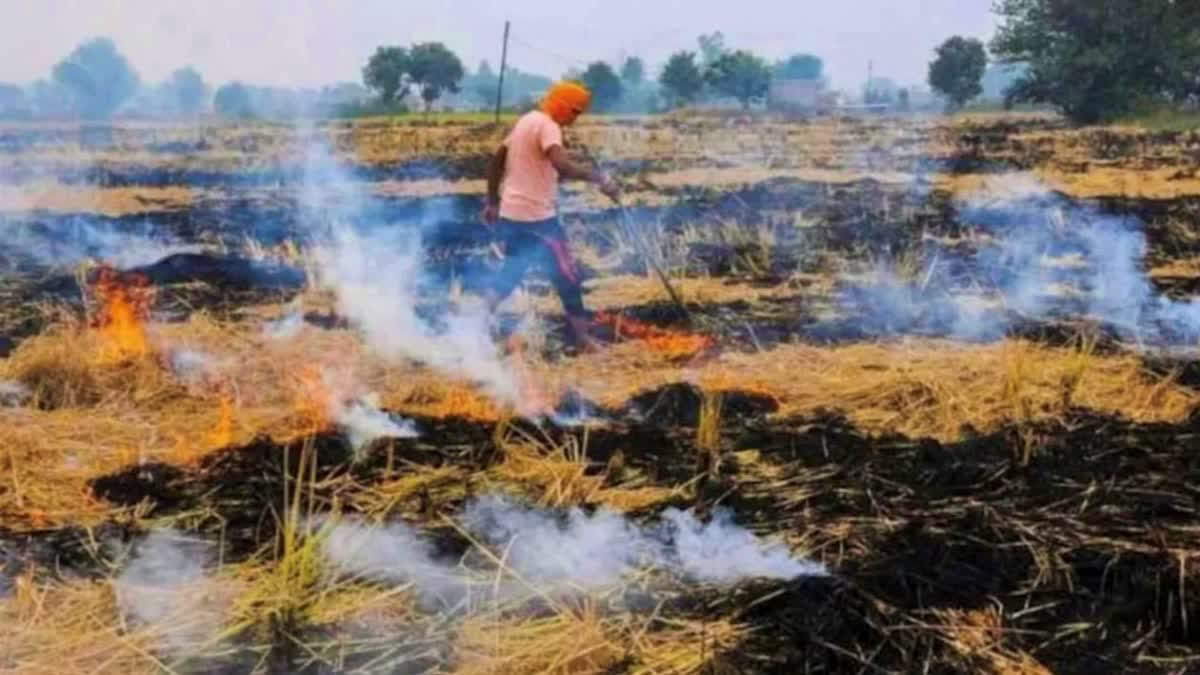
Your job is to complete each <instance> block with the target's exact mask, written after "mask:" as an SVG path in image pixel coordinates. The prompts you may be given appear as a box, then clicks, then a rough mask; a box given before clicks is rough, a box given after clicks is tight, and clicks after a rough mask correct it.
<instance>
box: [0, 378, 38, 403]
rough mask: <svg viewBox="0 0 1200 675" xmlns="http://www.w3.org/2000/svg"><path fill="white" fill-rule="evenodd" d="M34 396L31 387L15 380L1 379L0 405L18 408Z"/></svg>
mask: <svg viewBox="0 0 1200 675" xmlns="http://www.w3.org/2000/svg"><path fill="white" fill-rule="evenodd" d="M31 396H33V392H31V391H30V390H29V387H27V386H25V385H24V384H23V383H21V382H16V381H14V380H0V407H8V408H17V407H20V406H23V405H25V403H27V402H28V401H29V399H30V397H31Z"/></svg>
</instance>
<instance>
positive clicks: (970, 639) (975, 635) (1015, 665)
mask: <svg viewBox="0 0 1200 675" xmlns="http://www.w3.org/2000/svg"><path fill="white" fill-rule="evenodd" d="M930 613H931V614H932V615H933V617H934V622H931V623H926V622H920V627H921V628H925V629H932V630H934V631H935V632H936V633H937V634H938V635H939V637H940V638H941V639H942V641H943V642H945V643H946V644H947V645H949V646H950V648H951V649H953V650H954V651H955V653H957V654H959V655H960V656H963V657H966V658H967V659H969V660H970V661H971V662H972V663H973V664H975V665H976V666H977V667H980V668H986V671H985V672H990V673H994V674H995V675H1050V670H1049V669H1047V668H1046V667H1045V666H1043V665H1042V664H1040V663H1038V661H1037V659H1035V658H1033V657H1032V656H1031V655H1029V654H1028V653H1026V652H1024V651H1020V650H1015V649H1012V648H1010V647H1008V646H1007V645H1006V644H1005V643H1006V641H1007V640H1006V637H1007V636H1006V635H1005V629H1004V617H1003V614H1002V613H1001V612H1000V611H999V610H998V609H996V608H995V607H992V608H988V609H978V610H969V611H968V610H959V609H935V610H931V611H930Z"/></svg>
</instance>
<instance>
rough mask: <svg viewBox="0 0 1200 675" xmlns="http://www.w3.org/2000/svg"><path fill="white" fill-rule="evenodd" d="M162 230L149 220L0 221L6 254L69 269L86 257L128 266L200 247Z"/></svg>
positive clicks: (114, 264)
mask: <svg viewBox="0 0 1200 675" xmlns="http://www.w3.org/2000/svg"><path fill="white" fill-rule="evenodd" d="M161 231H162V230H161V227H160V226H158V225H157V224H154V223H152V222H147V223H146V224H144V225H143V226H142V227H141V228H138V229H136V230H129V231H126V230H117V229H115V228H111V227H109V228H105V227H101V226H98V225H96V224H95V223H93V222H91V220H90V219H88V218H82V217H80V218H72V219H70V220H54V221H51V222H50V223H39V224H38V225H36V226H35V225H33V224H30V223H26V222H21V221H19V220H18V221H6V222H2V223H0V237H3V239H4V242H5V251H6V253H7V255H13V254H16V256H18V257H19V258H23V259H25V260H27V261H31V262H33V263H35V264H38V265H42V266H46V267H51V268H64V269H65V268H71V267H74V266H75V265H78V264H79V263H81V262H83V261H85V260H89V259H91V260H97V261H100V262H105V263H108V264H110V265H113V266H114V267H118V268H129V267H137V266H139V265H148V264H150V263H154V262H157V261H159V260H161V259H163V258H165V257H167V256H168V255H171V254H173V253H185V252H197V251H200V250H202V249H201V247H200V246H197V245H193V244H186V243H184V242H182V241H179V240H177V239H174V238H172V237H167V236H164V235H162V234H161Z"/></svg>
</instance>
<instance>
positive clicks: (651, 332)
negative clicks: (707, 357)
mask: <svg viewBox="0 0 1200 675" xmlns="http://www.w3.org/2000/svg"><path fill="white" fill-rule="evenodd" d="M594 323H595V325H597V326H604V327H608V328H611V329H612V331H613V335H614V337H619V338H625V339H626V340H638V341H641V342H642V343H644V344H645V345H646V347H648V348H649V349H651V350H652V351H654V352H657V353H659V354H661V355H662V356H664V357H666V358H668V359H671V360H675V359H688V358H692V357H694V356H696V355H698V354H700V353H701V352H703V351H705V350H707V349H709V348H710V347H712V346H713V344H714V343H715V342H714V340H713V339H712V338H711V337H709V336H707V335H695V334H690V333H680V332H676V331H670V330H667V329H665V328H659V327H658V326H652V325H650V324H646V323H642V322H640V321H637V320H634V319H630V318H628V317H626V316H623V315H621V314H611V313H608V312H597V313H596V315H595V318H594Z"/></svg>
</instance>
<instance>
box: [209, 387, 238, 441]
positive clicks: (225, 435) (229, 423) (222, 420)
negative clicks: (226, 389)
mask: <svg viewBox="0 0 1200 675" xmlns="http://www.w3.org/2000/svg"><path fill="white" fill-rule="evenodd" d="M219 414H220V417H219V418H218V419H217V426H216V428H215V429H213V432H212V435H211V436H210V438H209V440H210V441H212V444H213V445H215V446H217V447H219V448H223V447H225V446H227V445H229V444H230V443H231V442H232V441H233V399H232V397H230V396H229V394H227V393H222V394H221V402H220V413H219Z"/></svg>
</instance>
